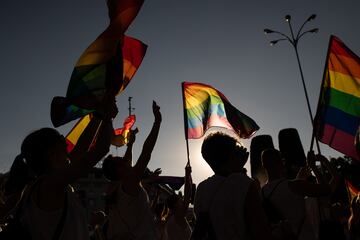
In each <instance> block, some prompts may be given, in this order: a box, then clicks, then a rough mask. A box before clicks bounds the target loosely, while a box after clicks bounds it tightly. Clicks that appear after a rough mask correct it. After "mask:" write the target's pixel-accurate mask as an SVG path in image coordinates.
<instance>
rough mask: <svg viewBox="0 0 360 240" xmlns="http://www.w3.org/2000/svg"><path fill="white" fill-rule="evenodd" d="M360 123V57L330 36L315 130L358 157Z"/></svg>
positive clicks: (328, 140) (323, 139) (325, 139)
mask: <svg viewBox="0 0 360 240" xmlns="http://www.w3.org/2000/svg"><path fill="white" fill-rule="evenodd" d="M359 125H360V58H359V57H358V56H356V55H355V53H353V52H352V51H351V50H350V49H349V48H348V47H346V46H345V44H344V43H343V42H341V40H340V39H339V38H337V37H335V36H331V37H330V44H329V50H328V56H327V59H326V66H325V70H324V76H323V85H322V89H321V93H320V99H319V104H318V110H317V113H316V117H315V125H314V132H315V135H316V137H317V138H318V139H319V140H320V141H321V142H323V143H325V144H327V145H329V146H330V147H332V148H334V149H336V150H337V151H339V152H341V153H343V154H345V155H347V156H349V157H352V158H353V159H357V160H359V156H358V154H357V153H356V150H355V146H354V142H355V135H356V132H357V129H358V127H359Z"/></svg>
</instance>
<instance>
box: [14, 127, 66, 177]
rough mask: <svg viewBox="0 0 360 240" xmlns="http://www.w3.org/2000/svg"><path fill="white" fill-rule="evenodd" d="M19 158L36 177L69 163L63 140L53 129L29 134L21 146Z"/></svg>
mask: <svg viewBox="0 0 360 240" xmlns="http://www.w3.org/2000/svg"><path fill="white" fill-rule="evenodd" d="M21 156H22V157H23V158H24V159H25V161H26V163H27V164H28V166H29V167H30V168H31V170H32V171H33V172H34V173H35V174H36V175H37V176H40V175H42V174H45V173H47V172H49V171H51V170H53V169H59V168H64V167H65V166H67V165H68V163H69V162H68V158H67V150H66V141H65V138H64V136H62V135H61V134H60V133H59V132H58V131H56V130H55V129H53V128H41V129H39V130H37V131H34V132H32V133H30V134H29V135H28V136H27V137H26V138H25V139H24V141H23V143H22V145H21Z"/></svg>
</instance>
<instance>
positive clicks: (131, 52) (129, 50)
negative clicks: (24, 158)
mask: <svg viewBox="0 0 360 240" xmlns="http://www.w3.org/2000/svg"><path fill="white" fill-rule="evenodd" d="M145 53H146V45H145V44H143V43H142V42H140V41H139V40H137V39H135V38H130V37H127V36H124V45H123V62H124V70H123V73H124V74H123V77H124V81H123V84H122V86H121V87H120V92H122V91H123V90H124V89H125V88H126V86H127V85H128V83H129V82H130V80H131V79H132V78H133V77H134V75H135V73H136V71H137V69H138V68H139V67H140V64H141V62H142V60H143V58H144V56H145ZM72 106H73V105H72ZM78 109H80V108H78ZM80 110H81V109H80ZM89 122H90V119H89V116H87V115H86V116H85V117H83V118H81V119H80V120H79V122H78V123H77V124H76V125H75V127H74V128H73V129H72V130H71V131H70V133H69V134H68V136H71V141H70V143H72V144H73V145H72V144H68V148H69V149H72V148H73V147H74V145H75V144H76V142H77V139H78V138H79V137H80V135H81V134H82V132H83V131H84V130H85V128H86V126H87V125H88V124H89ZM130 128H131V127H130ZM119 138H120V137H117V138H115V140H114V141H115V142H114V143H116V142H117V141H119ZM116 139H117V140H116ZM117 143H118V144H120V143H119V142H117ZM115 145H116V144H115Z"/></svg>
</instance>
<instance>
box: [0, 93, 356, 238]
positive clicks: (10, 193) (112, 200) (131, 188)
mask: <svg viewBox="0 0 360 240" xmlns="http://www.w3.org/2000/svg"><path fill="white" fill-rule="evenodd" d="M152 110H153V115H154V123H153V126H152V129H151V130H150V133H149V135H148V137H147V138H146V140H145V142H144V144H143V147H142V150H141V154H140V156H139V158H138V160H137V161H136V163H135V164H134V165H132V162H133V161H132V148H133V144H134V143H135V140H136V132H137V131H131V132H130V138H129V142H128V143H127V150H126V152H125V154H124V156H112V155H108V156H106V155H107V154H108V151H109V147H110V143H111V138H112V136H113V132H114V130H113V126H112V119H113V118H114V117H115V116H116V114H117V108H116V104H115V101H114V99H109V98H105V99H104V101H103V102H102V105H101V108H100V110H99V111H97V112H96V114H93V118H91V122H90V124H89V125H88V126H87V128H86V129H85V131H84V133H83V134H82V135H81V137H80V139H79V141H78V143H77V144H76V146H75V148H74V150H72V151H71V152H70V153H68V152H67V148H66V141H65V138H64V136H62V135H61V134H60V133H59V132H58V131H57V130H55V129H52V128H42V129H39V130H36V131H34V132H32V133H30V134H29V135H28V136H26V138H25V139H24V140H23V143H22V145H21V149H20V154H19V155H18V156H17V157H16V158H15V160H14V162H13V164H12V166H11V169H10V172H9V178H8V180H7V182H6V184H5V189H4V196H5V197H4V202H3V203H2V205H1V206H0V226H1V232H0V239H38V240H48V239H62V240H65V239H74V240H75V239H79V240H83V239H95V240H101V239H108V240H130V239H131V240H152V239H154V240H155V239H156V240H187V239H192V240H198V239H199V240H200V239H219V240H220V239H226V240H231V239H234V240H235V239H241V240H243V239H255V240H257V239H269V240H272V239H274V240H283V239H289V240H292V239H294V240H295V239H298V240H305V239H306V240H312V239H314V240H317V239H319V240H323V239H339V240H341V239H348V240H356V239H360V196H359V195H356V196H354V197H353V198H352V199H349V204H345V203H344V202H334V201H333V200H332V196H333V194H334V193H335V192H336V190H337V189H338V188H339V187H340V186H342V185H341V184H340V183H341V181H343V180H342V178H341V176H339V174H338V172H337V170H336V169H335V168H334V166H333V165H332V164H331V162H330V161H329V160H328V159H326V158H325V157H324V156H322V155H315V154H314V153H313V152H309V153H308V155H307V159H306V160H307V161H306V162H307V164H306V165H305V166H302V167H299V169H298V173H297V176H296V177H295V178H294V179H288V178H287V177H286V176H287V175H286V168H285V165H284V161H283V158H282V156H281V152H280V151H278V150H276V149H274V148H271V149H265V150H264V151H262V154H261V163H262V167H263V168H264V169H265V171H266V176H267V180H266V182H265V183H262V182H260V181H259V180H258V179H256V178H251V177H249V176H248V175H247V172H246V171H245V170H244V165H245V163H246V162H247V159H248V157H249V153H248V151H247V149H246V148H244V147H243V146H242V145H241V143H240V142H239V141H238V140H237V139H235V138H234V137H232V136H229V135H227V134H225V133H222V132H215V133H211V134H209V135H208V136H206V137H205V139H204V141H203V144H202V148H201V153H202V156H203V158H204V160H205V161H206V162H207V163H208V165H209V166H210V167H211V169H212V170H213V172H214V175H213V176H211V177H209V178H208V179H206V180H204V181H203V182H201V183H200V184H199V185H198V187H197V189H196V193H195V197H194V196H193V193H194V192H195V191H194V189H193V183H192V177H191V167H190V165H189V163H188V164H187V165H186V167H185V176H184V182H185V186H184V194H181V193H173V194H171V195H170V196H168V198H167V199H166V200H165V201H160V200H159V196H158V195H156V194H155V196H152V198H151V199H149V195H148V193H147V190H146V187H144V186H145V183H144V182H143V176H144V174H145V172H146V170H147V165H148V163H149V161H150V160H151V154H152V151H153V149H154V147H155V144H156V141H157V138H158V133H159V131H160V126H161V122H162V117H161V112H160V107H159V106H158V105H157V103H156V102H153V104H152ZM93 136H96V140H95V141H94V137H93ZM102 159H103V161H102V173H103V175H104V177H105V178H106V179H107V180H108V188H107V191H106V195H107V202H106V206H105V207H104V209H101V211H97V212H94V213H93V214H92V217H91V220H89V219H88V216H86V214H85V211H84V207H83V206H82V205H81V203H80V201H79V199H78V197H77V195H76V194H75V191H74V189H73V188H72V187H71V185H70V184H72V183H73V182H75V181H76V180H77V179H79V178H80V177H81V176H83V175H84V174H86V173H87V172H88V171H89V170H90V169H91V168H93V167H94V166H95V165H96V164H97V163H98V162H99V161H101V160H102ZM192 200H194V201H193V206H194V207H193V211H192V209H191V208H189V206H190V202H191V201H192ZM191 216H192V217H191ZM193 219H195V220H193ZM89 226H90V227H89ZM89 229H90V230H89Z"/></svg>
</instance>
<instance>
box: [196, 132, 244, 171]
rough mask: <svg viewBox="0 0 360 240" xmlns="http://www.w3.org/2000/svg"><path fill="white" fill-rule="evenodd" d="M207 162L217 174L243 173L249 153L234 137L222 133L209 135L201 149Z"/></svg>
mask: <svg viewBox="0 0 360 240" xmlns="http://www.w3.org/2000/svg"><path fill="white" fill-rule="evenodd" d="M201 153H202V156H203V158H204V159H205V161H206V162H207V163H208V164H209V165H210V167H211V169H212V170H213V171H214V172H215V174H220V175H229V174H231V173H235V172H242V170H243V167H244V165H245V163H246V161H247V158H248V156H249V153H248V152H247V151H246V148H244V147H242V146H241V144H240V143H239V142H238V141H237V140H236V139H235V138H233V137H231V136H229V135H226V134H224V133H221V132H216V133H212V134H209V135H208V136H207V137H206V138H205V140H204V142H203V144H202V147H201Z"/></svg>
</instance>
